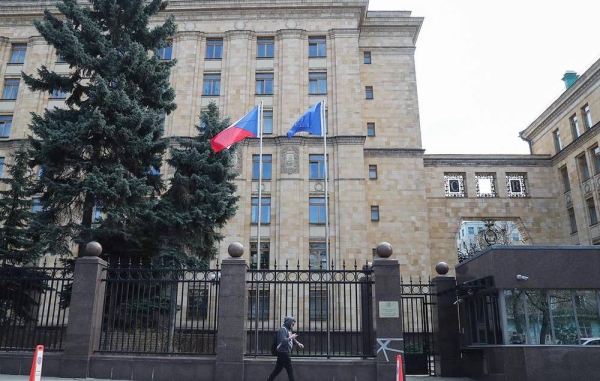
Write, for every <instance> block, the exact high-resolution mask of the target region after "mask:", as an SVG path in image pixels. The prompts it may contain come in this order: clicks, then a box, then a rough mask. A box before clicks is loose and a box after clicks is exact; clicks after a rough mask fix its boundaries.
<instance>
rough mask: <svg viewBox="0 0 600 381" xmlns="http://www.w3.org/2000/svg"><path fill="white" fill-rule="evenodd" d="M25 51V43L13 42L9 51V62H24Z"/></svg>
mask: <svg viewBox="0 0 600 381" xmlns="http://www.w3.org/2000/svg"><path fill="white" fill-rule="evenodd" d="M26 52H27V44H13V45H12V50H11V52H10V62H9V63H11V64H22V63H24V62H25V53H26Z"/></svg>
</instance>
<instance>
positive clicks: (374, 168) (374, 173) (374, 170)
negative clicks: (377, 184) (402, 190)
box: [369, 164, 377, 180]
mask: <svg viewBox="0 0 600 381" xmlns="http://www.w3.org/2000/svg"><path fill="white" fill-rule="evenodd" d="M369 179H371V180H375V179H377V166H376V165H372V164H371V165H369Z"/></svg>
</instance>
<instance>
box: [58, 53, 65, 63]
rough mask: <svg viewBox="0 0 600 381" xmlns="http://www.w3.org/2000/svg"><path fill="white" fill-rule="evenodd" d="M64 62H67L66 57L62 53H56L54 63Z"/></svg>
mask: <svg viewBox="0 0 600 381" xmlns="http://www.w3.org/2000/svg"><path fill="white" fill-rule="evenodd" d="M65 62H67V59H66V58H65V56H64V55H62V54H57V55H56V63H65Z"/></svg>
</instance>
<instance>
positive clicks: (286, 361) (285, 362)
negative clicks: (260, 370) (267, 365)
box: [269, 353, 296, 381]
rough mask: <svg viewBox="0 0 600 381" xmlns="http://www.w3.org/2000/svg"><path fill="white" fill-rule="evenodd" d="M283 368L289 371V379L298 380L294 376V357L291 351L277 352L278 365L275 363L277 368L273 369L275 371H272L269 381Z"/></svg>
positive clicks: (291, 380) (290, 380)
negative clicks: (291, 355)
mask: <svg viewBox="0 0 600 381" xmlns="http://www.w3.org/2000/svg"><path fill="white" fill-rule="evenodd" d="M283 368H285V371H286V372H287V375H288V380H289V381H296V379H295V378H294V368H292V358H291V357H290V354H289V353H279V354H277V365H275V369H273V372H271V375H270V376H269V381H273V380H274V379H275V377H277V375H278V374H279V372H281V369H283Z"/></svg>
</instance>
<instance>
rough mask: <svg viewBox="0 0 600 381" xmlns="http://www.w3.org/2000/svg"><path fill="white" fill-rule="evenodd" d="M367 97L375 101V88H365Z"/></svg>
mask: <svg viewBox="0 0 600 381" xmlns="http://www.w3.org/2000/svg"><path fill="white" fill-rule="evenodd" d="M365 96H366V98H367V99H373V86H366V87H365Z"/></svg>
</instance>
